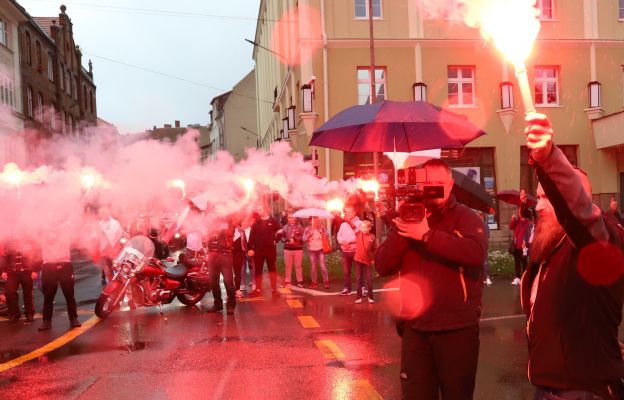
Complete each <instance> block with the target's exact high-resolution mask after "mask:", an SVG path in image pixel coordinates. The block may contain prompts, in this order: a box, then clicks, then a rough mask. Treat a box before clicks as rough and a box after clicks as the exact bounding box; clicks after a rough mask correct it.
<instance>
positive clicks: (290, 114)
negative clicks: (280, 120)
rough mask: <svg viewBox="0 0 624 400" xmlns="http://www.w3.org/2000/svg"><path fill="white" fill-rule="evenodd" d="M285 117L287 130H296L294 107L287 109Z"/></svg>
mask: <svg viewBox="0 0 624 400" xmlns="http://www.w3.org/2000/svg"><path fill="white" fill-rule="evenodd" d="M287 116H288V130H289V131H294V130H295V129H296V128H297V125H296V124H295V106H290V107H288V109H287Z"/></svg>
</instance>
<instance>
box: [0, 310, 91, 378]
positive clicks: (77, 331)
mask: <svg viewBox="0 0 624 400" xmlns="http://www.w3.org/2000/svg"><path fill="white" fill-rule="evenodd" d="M100 321H101V319H99V318H98V317H96V316H95V315H94V316H93V317H91V318H89V319H88V320H86V321H85V322H83V323H82V326H81V327H80V328H74V329H72V330H71V331H69V332H67V333H66V334H64V335H63V336H61V337H59V338H56V339H54V340H53V341H51V342H50V343H48V344H46V345H45V346H43V347H40V348H38V349H37V350H34V351H31V352H30V353H28V354H24V355H23V356H20V357H17V358H14V359H12V360H11V361H7V362H5V363H3V364H0V372H4V371H7V370H9V369H11V368H15V367H17V366H18V365H21V364H23V363H25V362H27V361H30V360H34V359H35V358H39V357H41V356H42V355H44V354H47V353H50V352H51V351H54V350H56V349H58V348H59V347H62V346H64V345H66V344H67V343H69V342H71V341H72V340H74V339H76V338H77V337H78V336H80V335H82V334H83V333H85V332H86V331H87V330H89V329H90V328H92V327H93V326H94V325H95V324H97V323H98V322H100Z"/></svg>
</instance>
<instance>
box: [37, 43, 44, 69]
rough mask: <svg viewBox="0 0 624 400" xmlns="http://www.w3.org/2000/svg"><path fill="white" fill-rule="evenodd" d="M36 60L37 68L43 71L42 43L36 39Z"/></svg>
mask: <svg viewBox="0 0 624 400" xmlns="http://www.w3.org/2000/svg"><path fill="white" fill-rule="evenodd" d="M35 61H37V69H38V70H39V72H43V61H42V60H41V43H39V41H38V40H36V41H35Z"/></svg>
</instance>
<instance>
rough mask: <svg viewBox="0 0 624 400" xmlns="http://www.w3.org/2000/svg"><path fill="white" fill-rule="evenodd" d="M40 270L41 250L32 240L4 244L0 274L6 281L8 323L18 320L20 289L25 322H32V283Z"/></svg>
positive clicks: (33, 311) (0, 256) (33, 310)
mask: <svg viewBox="0 0 624 400" xmlns="http://www.w3.org/2000/svg"><path fill="white" fill-rule="evenodd" d="M40 269H41V249H40V248H39V247H38V246H37V245H36V243H35V242H34V241H32V240H29V239H25V240H21V241H18V240H16V239H13V240H10V241H8V242H7V243H5V246H4V251H3V252H2V254H0V273H1V275H2V279H4V280H5V281H6V286H5V290H6V301H7V306H8V309H9V310H8V311H9V314H8V316H9V321H11V322H13V323H16V322H18V321H19V319H20V314H21V313H20V307H19V294H18V292H17V289H18V288H19V287H20V286H21V287H22V296H23V298H24V309H25V310H24V315H25V317H26V321H27V322H33V318H34V315H35V306H34V290H33V281H34V280H35V279H37V271H39V270H40Z"/></svg>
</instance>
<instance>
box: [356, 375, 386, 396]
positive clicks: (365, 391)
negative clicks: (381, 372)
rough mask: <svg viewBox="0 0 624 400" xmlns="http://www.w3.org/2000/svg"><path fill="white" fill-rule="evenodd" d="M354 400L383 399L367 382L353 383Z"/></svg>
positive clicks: (358, 381)
mask: <svg viewBox="0 0 624 400" xmlns="http://www.w3.org/2000/svg"><path fill="white" fill-rule="evenodd" d="M355 399H356V400H383V397H381V395H380V394H379V393H378V392H377V391H376V390H375V388H374V387H373V385H371V384H370V382H369V381H367V380H357V381H355Z"/></svg>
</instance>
